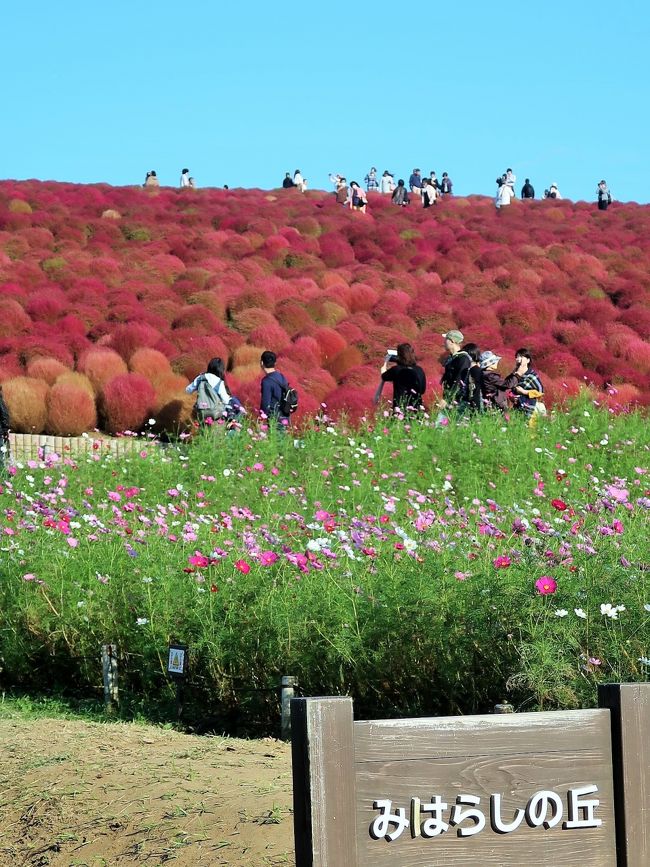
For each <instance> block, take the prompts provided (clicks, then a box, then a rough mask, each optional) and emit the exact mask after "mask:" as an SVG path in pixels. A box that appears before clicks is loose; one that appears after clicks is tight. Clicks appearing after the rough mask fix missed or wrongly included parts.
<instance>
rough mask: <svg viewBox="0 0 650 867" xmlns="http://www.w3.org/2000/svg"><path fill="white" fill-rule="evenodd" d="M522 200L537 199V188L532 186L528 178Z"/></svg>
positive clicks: (522, 190)
mask: <svg viewBox="0 0 650 867" xmlns="http://www.w3.org/2000/svg"><path fill="white" fill-rule="evenodd" d="M521 198H522V199H534V198H535V188H534V187H533V185H532V184H531V182H530V181H529V180H528V178H526V183H525V184H524V185H523V187H522V188H521Z"/></svg>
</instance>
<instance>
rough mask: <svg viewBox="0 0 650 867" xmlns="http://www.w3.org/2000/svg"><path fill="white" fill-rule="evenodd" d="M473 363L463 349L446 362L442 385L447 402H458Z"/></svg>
mask: <svg viewBox="0 0 650 867" xmlns="http://www.w3.org/2000/svg"><path fill="white" fill-rule="evenodd" d="M471 363H472V359H471V358H470V357H469V355H468V354H467V353H466V352H464V351H463V350H462V349H461V350H460V352H457V353H456V354H455V355H450V356H449V358H448V359H447V360H446V361H445V372H444V373H443V374H442V378H441V379H440V384H441V385H442V392H443V396H444V398H445V400H446V401H453V400H456V397H457V394H458V391H459V389H460V388H461V385H462V383H463V382H464V381H465V380H466V373H467V371H468V370H469V367H470V365H471Z"/></svg>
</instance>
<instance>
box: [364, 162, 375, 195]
mask: <svg viewBox="0 0 650 867" xmlns="http://www.w3.org/2000/svg"><path fill="white" fill-rule="evenodd" d="M364 181H365V184H366V190H367V191H368V192H369V193H376V192H377V190H378V189H379V181H378V180H377V169H376V168H375V167H374V166H373V167H372V168H371V169H370V171H369V172H368V174H367V175H366V176H365V178H364Z"/></svg>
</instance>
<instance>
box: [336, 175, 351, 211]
mask: <svg viewBox="0 0 650 867" xmlns="http://www.w3.org/2000/svg"><path fill="white" fill-rule="evenodd" d="M348 193H349V191H348V182H347V181H346V180H345V178H343V177H339V180H338V185H337V187H336V193H335V196H336V203H337V204H338V205H346V204H347V203H348V197H349V196H348Z"/></svg>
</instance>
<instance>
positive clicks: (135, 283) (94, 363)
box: [0, 181, 650, 434]
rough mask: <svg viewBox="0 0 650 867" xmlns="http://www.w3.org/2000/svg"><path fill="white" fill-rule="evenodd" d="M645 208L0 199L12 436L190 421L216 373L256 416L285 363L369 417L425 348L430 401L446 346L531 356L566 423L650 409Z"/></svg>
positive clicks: (277, 195) (154, 195) (21, 187)
mask: <svg viewBox="0 0 650 867" xmlns="http://www.w3.org/2000/svg"><path fill="white" fill-rule="evenodd" d="M649 302H650V207H648V206H639V205H635V204H618V203H615V204H614V205H613V206H612V207H611V208H610V209H609V210H608V211H607V212H599V211H598V210H597V209H596V207H595V205H593V204H586V203H575V204H574V203H572V202H568V201H553V202H551V201H548V200H547V201H536V202H521V201H517V202H516V203H515V204H514V205H513V206H511V207H510V208H508V209H504V210H502V211H500V212H498V211H496V209H495V208H494V205H493V203H492V201H491V200H490V199H487V198H482V197H471V198H467V199H466V198H453V199H450V200H448V201H443V202H441V203H440V205H438V206H437V207H435V208H431V209H427V210H424V209H422V208H420V207H419V206H416V205H412V206H410V207H409V208H406V209H402V208H398V207H396V206H393V205H392V204H391V203H390V201H389V200H388V198H387V197H386V198H382V197H380V196H378V195H377V196H371V197H370V206H369V213H368V214H366V215H363V214H360V213H357V212H352V211H349V210H347V209H345V208H343V207H341V206H340V205H337V204H336V203H335V201H334V197H333V195H327V194H324V193H320V192H317V191H314V192H309V193H307V194H305V195H301V194H300V193H298V192H297V191H295V190H280V191H272V192H269V193H266V192H264V191H260V190H191V189H190V190H183V191H179V190H175V189H166V188H162V189H161V190H159V191H149V190H143V189H140V188H126V187H124V188H122V187H110V186H106V185H101V186H76V185H71V184H59V183H49V182H48V183H43V182H37V181H28V182H14V181H4V182H1V183H0V382H2V383H3V387H4V392H5V398H6V400H7V402H8V404H9V406H10V409H11V411H12V416H13V422H14V427H15V428H16V429H18V430H24V431H35V432H40V431H43V430H48V431H50V432H52V433H60V434H68V433H78V432H80V431H82V430H84V429H89V428H92V427H94V426H95V425H96V424H100V425H101V426H102V427H105V428H106V429H108V430H111V431H119V430H124V429H137V428H139V427H140V426H141V425H142V424H143V423H144V422H145V421H146V420H147V419H148V418H150V417H151V416H153V417H155V418H156V419H158V421H159V423H160V424H166V425H170V424H173V423H174V420H176V419H179V418H181V417H186V416H187V413H188V411H189V408H190V407H191V404H192V399H191V398H188V397H184V395H183V393H184V387H185V385H186V383H187V381H188V380H189V379H190V378H192V377H194V376H195V375H196V374H197V373H199V372H200V371H202V370H204V369H205V364H206V362H207V361H208V359H209V358H211V357H213V356H216V355H219V356H222V357H224V358H228V360H229V368H230V371H231V373H230V385H231V388H232V390H233V392H235V393H236V394H238V396H239V397H240V398H241V399H242V400H243V401H244V402H246V403H248V405H249V406H251V407H256V406H257V405H258V400H259V377H260V370H259V356H260V353H261V351H262V350H264V349H267V348H272V349H274V350H275V351H277V352H278V354H279V355H280V362H279V366H281V368H282V370H283V372H284V373H285V374H286V375H287V377H288V378H289V380H290V381H291V382H292V383H293V384H296V385H297V387H298V388H299V390H300V397H301V412H302V413H307V414H311V413H313V412H315V411H316V410H317V409H318V407H319V405H320V404H321V402H324V403H326V404H327V405H328V408H329V409H330V410H332V411H336V410H341V409H345V410H347V411H348V412H350V413H351V414H352V415H358V414H360V413H361V412H364V411H366V410H368V409H370V408H371V406H372V402H371V400H372V394H373V392H374V389H375V386H376V383H377V380H378V369H379V366H380V365H381V361H382V357H383V355H384V352H385V350H386V349H387V348H388V347H393V346H394V345H395V344H396V343H398V342H401V341H409V342H411V343H413V344H414V346H415V348H416V351H417V353H418V356H419V359H420V362H421V363H422V365H423V367H424V368H425V370H426V372H427V374H428V376H429V379H430V383H431V385H430V387H429V390H428V392H427V401H428V402H431V401H432V400H433V399H434V396H435V387H436V383H437V381H438V378H439V374H440V361H441V355H442V338H441V336H440V334H441V332H443V331H446V330H447V329H449V328H453V327H458V328H460V329H461V330H462V331H463V332H464V334H465V337H466V339H467V340H472V341H474V342H476V343H478V344H479V345H480V347H481V348H482V349H492V350H493V351H495V352H497V353H498V354H500V355H504V356H505V357H504V361H503V362H502V364H503V366H504V372H506V373H507V372H509V369H510V365H511V363H512V360H513V354H514V350H515V349H516V348H517V347H518V346H520V345H522V344H523V345H528V346H530V348H531V349H532V350H533V352H534V355H535V359H536V367H537V368H538V370H539V371H540V373H541V375H542V378H543V380H544V382H545V384H546V388H547V398H548V399H549V402H553V401H555V402H557V401H559V400H562V399H564V398H565V397H566V396H567V395H572V394H575V393H577V392H578V390H579V389H580V388H581V387H583V386H585V385H587V386H589V387H590V388H591V389H593V392H594V395H595V396H597V397H598V398H599V399H602V400H603V401H606V402H607V403H608V404H609V405H610V406H612V407H615V408H617V407H620V406H624V405H627V404H629V403H631V402H632V403H635V402H638V403H641V404H644V405H647V404H648V403H650V381H649V374H650V342H648V338H650V303H649Z"/></svg>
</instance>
